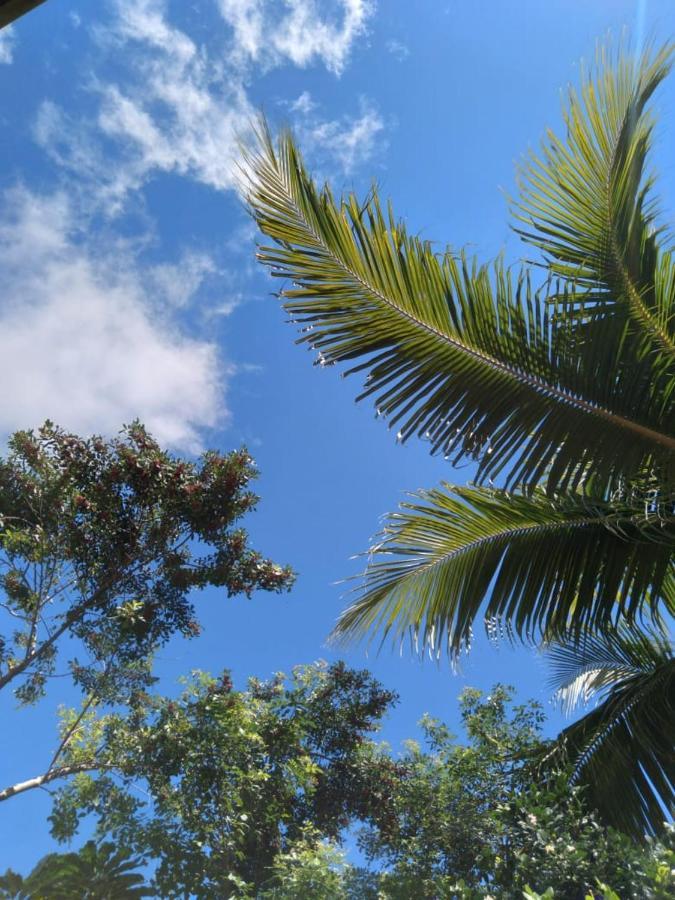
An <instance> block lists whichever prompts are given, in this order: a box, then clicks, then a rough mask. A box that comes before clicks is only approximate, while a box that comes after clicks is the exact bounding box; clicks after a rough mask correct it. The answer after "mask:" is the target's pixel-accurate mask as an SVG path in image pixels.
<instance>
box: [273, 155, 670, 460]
mask: <svg viewBox="0 0 675 900" xmlns="http://www.w3.org/2000/svg"><path fill="white" fill-rule="evenodd" d="M277 175H278V177H279V178H280V180H281V182H282V185H283V188H284V191H285V201H286V202H287V203H288V204H289V206H291V208H292V209H293V212H294V213H295V214H296V216H297V217H298V219H299V220H300V221H301V222H302V223H303V226H304V228H305V229H306V231H307V233H308V234H309V235H310V236H311V238H313V240H314V242H315V244H316V245H317V247H319V248H320V249H321V251H322V252H323V253H325V254H326V255H327V256H329V257H330V258H331V259H332V260H333V262H334V263H335V264H336V265H338V266H339V267H340V268H342V269H343V271H344V272H345V273H346V274H347V275H348V276H349V277H350V278H352V279H353V280H354V281H355V282H356V283H357V284H358V285H359V286H360V288H361V289H362V290H363V291H365V292H366V293H368V294H371V295H372V296H373V297H375V298H376V299H377V300H379V301H380V302H381V303H383V304H384V305H385V306H387V307H388V308H389V309H391V310H393V311H394V312H395V313H396V314H397V315H399V316H401V317H402V318H404V319H406V320H407V321H408V322H410V323H411V324H413V325H414V326H415V327H416V328H419V329H422V330H424V331H425V332H426V333H427V334H429V335H432V336H433V337H434V338H436V339H437V340H439V341H441V342H442V343H444V344H448V345H450V346H452V347H454V348H455V349H456V350H458V351H459V352H461V353H464V354H466V355H469V356H471V357H472V358H473V359H475V360H476V361H477V362H479V363H481V364H482V365H484V366H486V367H489V368H491V369H493V370H494V371H497V372H500V373H501V374H502V375H504V376H506V377H508V378H511V379H512V380H514V381H516V382H517V383H518V384H520V385H522V386H523V387H526V388H528V389H529V390H531V391H533V392H534V393H535V394H537V396H539V397H546V398H548V399H552V400H554V401H555V402H557V403H560V404H564V405H565V406H568V407H571V408H574V409H576V410H578V411H579V412H582V413H585V414H587V415H591V416H596V417H599V418H602V419H604V420H605V421H607V422H610V423H612V424H613V425H615V426H617V427H619V428H622V429H624V430H629V431H632V432H633V433H634V434H636V435H639V436H640V437H641V438H642V439H643V440H644V439H646V440H647V441H650V442H653V443H657V444H659V445H660V446H663V447H666V448H668V449H670V450H672V451H675V438H674V437H672V436H670V435H668V434H664V433H662V432H659V431H656V430H654V429H652V428H650V427H649V426H646V425H643V424H641V423H640V422H637V421H635V420H633V419H628V418H626V417H625V416H622V415H620V414H618V413H615V412H613V411H612V410H610V409H607V408H606V407H604V406H601V405H600V404H595V403H593V402H592V401H589V400H587V399H586V398H584V397H581V396H579V395H578V394H576V393H574V392H572V391H569V390H568V389H566V388H564V387H560V386H559V385H556V384H552V383H550V382H548V381H545V380H544V379H543V378H542V377H540V376H537V375H532V374H531V373H530V372H527V371H525V370H524V369H522V368H520V367H518V366H515V365H513V364H509V363H506V362H504V361H503V360H500V359H497V358H496V357H494V356H492V355H490V354H487V353H485V352H484V351H482V350H480V349H479V348H477V347H475V346H472V345H471V344H469V343H468V342H466V341H460V340H458V339H457V338H456V337H453V336H452V335H449V334H448V333H447V332H444V331H441V330H440V329H438V328H435V327H434V326H433V325H431V324H430V323H429V322H425V321H424V320H423V319H420V318H419V317H417V316H415V315H413V313H411V312H410V311H409V310H406V309H403V308H402V307H401V306H400V304H398V303H397V302H396V301H395V300H394V299H393V298H392V297H388V296H386V295H385V294H384V293H383V292H382V291H381V290H379V288H377V287H376V286H375V285H373V284H372V283H370V282H369V281H367V280H366V279H365V278H364V277H363V275H361V274H360V273H358V272H356V271H355V270H354V269H353V267H351V266H350V265H349V263H348V262H347V261H346V260H344V259H343V258H342V257H341V256H339V255H338V254H337V253H335V252H334V250H333V248H331V247H330V245H329V244H328V243H327V242H326V241H325V240H324V239H323V237H322V236H321V235H320V234H319V233H318V232H317V231H316V230H315V229H314V228H313V227H312V225H311V223H310V222H308V220H307V217H306V216H305V214H304V213H303V211H302V210H301V209H300V208H299V207H298V206H297V204H296V203H295V201H294V199H293V194H292V188H291V186H290V185H289V184H288V182H287V181H286V179H285V177H284V174H283V172H280V171H279V169H277ZM282 294H283V292H282Z"/></svg>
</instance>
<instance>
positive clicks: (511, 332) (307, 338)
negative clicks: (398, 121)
mask: <svg viewBox="0 0 675 900" xmlns="http://www.w3.org/2000/svg"><path fill="white" fill-rule="evenodd" d="M247 179H248V182H247V187H246V193H247V199H248V203H249V207H250V209H251V211H252V213H253V215H254V217H255V219H256V221H257V223H258V225H259V227H260V229H261V230H262V232H263V233H264V234H266V235H267V236H269V237H271V238H272V239H273V240H274V241H275V245H274V246H264V247H261V248H259V253H258V256H259V259H260V260H261V261H262V262H263V263H265V264H266V265H268V266H270V267H271V268H272V273H273V274H274V275H276V276H279V277H283V278H287V279H289V280H290V281H291V282H293V284H294V287H292V288H289V289H286V290H284V291H283V292H282V297H283V298H284V300H285V308H286V309H287V310H288V311H289V312H290V314H291V316H292V318H293V319H294V320H295V321H296V322H298V323H299V324H300V325H301V326H302V327H303V332H304V334H303V336H302V337H301V338H300V340H301V341H303V342H305V343H308V344H310V346H311V347H312V348H314V349H315V350H316V351H317V353H318V354H319V355H318V358H317V362H319V363H320V364H327V365H330V364H332V363H335V362H343V361H350V362H351V361H358V363H357V365H356V366H355V367H354V368H352V369H351V370H350V371H352V372H358V371H363V370H367V372H368V375H367V378H366V383H365V387H364V390H363V392H362V393H361V395H360V398H364V397H369V396H370V397H373V399H374V400H375V405H376V409H377V411H378V413H381V414H382V415H383V416H385V417H387V418H388V420H389V423H390V426H395V427H396V428H397V429H399V436H400V438H401V440H406V439H407V438H409V437H410V436H411V435H413V434H416V435H418V436H421V437H425V438H427V439H428V440H429V441H430V442H431V447H432V450H433V451H434V452H438V453H442V454H443V455H444V456H446V457H451V458H453V460H457V459H458V458H459V457H461V456H463V455H473V456H474V457H475V458H476V459H477V460H478V476H477V477H478V480H479V481H483V480H485V479H489V478H495V477H497V476H498V475H499V474H501V475H503V476H504V477H505V480H506V483H507V485H515V484H519V483H527V484H530V485H531V484H535V483H537V482H538V481H540V480H541V479H542V478H544V476H545V477H546V478H547V480H548V485H549V489H550V490H555V489H556V488H560V487H565V486H570V485H572V486H574V485H577V484H579V483H581V481H582V480H583V478H584V477H585V476H587V475H588V474H589V473H593V476H594V478H595V479H596V481H597V482H602V483H603V484H608V483H614V482H616V481H617V480H620V479H622V478H623V477H624V476H632V475H633V474H634V473H635V472H636V471H639V470H642V469H644V468H645V467H651V466H654V465H658V466H660V467H661V468H665V469H667V470H668V471H669V472H671V471H672V467H673V465H675V437H673V434H672V422H673V420H674V419H673V416H672V415H671V412H672V411H673V401H672V399H671V400H670V401H669V402H670V406H668V407H667V408H664V400H663V396H662V394H661V393H660V392H657V391H656V390H655V388H654V385H653V383H652V380H651V379H650V378H649V377H645V376H644V375H643V376H639V377H636V376H635V373H634V372H631V371H628V370H624V369H619V371H618V372H617V369H616V366H615V358H614V355H613V354H608V355H606V356H602V355H601V356H599V357H598V360H599V361H598V364H596V365H595V366H585V367H582V366H580V365H579V359H578V356H577V355H576V354H575V353H570V352H569V351H568V349H567V342H566V341H565V340H561V339H559V337H558V331H559V330H560V329H554V328H553V324H552V322H551V320H550V318H549V315H548V313H547V311H546V309H545V304H542V303H541V301H540V299H539V298H538V296H537V294H536V293H535V292H534V291H533V290H532V288H531V285H530V283H529V279H528V276H527V274H526V273H521V275H520V276H519V277H518V278H516V279H515V281H514V279H513V278H512V277H511V276H510V274H509V273H508V272H507V271H506V269H505V268H504V266H503V265H502V263H501V262H500V261H498V262H497V263H496V264H495V265H494V266H493V267H491V268H488V267H482V266H478V265H477V263H475V262H471V261H469V260H468V259H467V258H465V257H464V256H460V257H459V258H457V257H456V256H454V255H452V254H451V253H449V252H448V253H446V254H444V255H443V256H440V257H439V256H438V255H436V254H434V253H433V252H432V250H431V247H430V245H429V244H428V243H426V242H423V241H421V240H419V239H418V238H416V237H412V236H410V235H409V234H408V233H407V231H406V229H405V227H404V226H403V225H401V224H400V223H397V222H396V221H395V219H394V216H393V213H392V212H391V210H389V213H388V215H387V216H386V217H385V215H384V213H383V212H382V209H381V207H380V204H379V201H378V199H377V196H376V194H375V193H374V192H373V196H372V197H371V198H370V199H368V200H367V201H366V202H365V203H364V204H361V203H359V202H358V201H357V199H356V198H355V197H354V196H349V197H347V198H346V199H344V200H343V201H341V202H336V201H335V200H334V198H333V197H332V195H331V193H330V191H329V190H328V188H325V189H324V190H322V191H320V190H318V189H317V187H316V185H315V184H314V182H313V181H312V179H311V178H310V177H309V176H308V174H307V172H306V171H305V168H304V165H303V162H302V159H301V157H300V154H299V152H298V150H297V148H296V146H295V144H294V142H293V139H292V138H291V136H290V135H288V134H286V135H283V136H282V137H281V138H280V141H279V145H278V148H275V147H274V145H273V143H272V141H271V138H270V136H269V134H268V133H267V131H266V130H265V129H264V128H263V129H262V130H261V135H260V145H259V148H258V151H257V152H253V153H250V154H249V156H248V160H247ZM665 423H668V424H667V426H666V424H665Z"/></svg>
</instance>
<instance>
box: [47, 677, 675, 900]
mask: <svg viewBox="0 0 675 900" xmlns="http://www.w3.org/2000/svg"><path fill="white" fill-rule="evenodd" d="M393 701H394V696H393V695H392V694H391V693H389V692H387V691H385V690H384V689H383V688H382V687H381V686H380V685H379V684H378V683H377V682H376V681H374V680H373V679H372V677H371V676H369V675H368V673H366V672H356V671H353V670H350V669H347V668H345V667H344V665H342V664H336V665H333V666H326V665H325V664H321V665H314V666H307V667H304V668H298V669H296V670H295V672H294V673H293V676H292V678H291V679H290V680H288V681H285V680H284V679H283V678H282V676H277V677H276V678H275V679H273V680H272V681H270V682H258V681H256V680H252V681H251V682H250V684H249V689H248V690H247V691H244V692H237V691H235V690H233V688H232V684H231V682H230V681H229V677H228V676H227V675H226V676H224V678H223V679H221V680H219V681H217V680H215V679H212V678H209V677H207V676H204V675H199V676H195V679H194V680H193V681H192V682H191V683H190V684H189V685H188V686H187V688H186V691H185V692H184V694H183V695H182V696H181V697H180V698H178V699H177V700H169V699H167V698H154V699H150V698H149V699H148V703H147V706H146V708H145V710H144V711H143V714H142V715H141V714H140V712H139V715H138V717H137V718H136V719H134V720H133V721H131V720H130V721H127V722H126V723H124V722H120V723H119V725H118V732H117V736H116V739H113V738H112V737H111V738H110V745H111V746H114V748H115V753H116V755H117V757H118V760H119V771H120V772H121V780H120V778H117V779H112V778H110V777H108V776H107V775H105V774H99V775H97V776H95V777H93V776H90V775H79V776H78V777H77V778H75V779H73V780H72V781H71V782H70V783H69V784H68V785H67V786H66V787H65V788H63V789H62V790H61V791H60V792H59V794H58V796H57V798H56V803H55V808H54V812H53V815H52V825H53V832H54V834H55V835H56V836H57V837H58V838H60V839H69V838H70V837H71V836H72V835H73V834H74V833H75V832H76V831H77V828H78V824H79V821H80V819H82V818H83V817H85V816H89V815H93V816H94V818H95V820H96V822H97V829H98V834H99V836H100V837H101V838H103V837H105V838H106V839H109V840H112V841H113V842H114V844H115V846H117V847H119V848H124V849H125V850H126V851H127V852H129V853H133V854H136V855H138V856H140V857H142V858H144V859H146V860H148V862H149V863H150V864H151V865H152V866H154V867H155V868H154V877H153V881H152V887H153V889H154V890H156V891H157V893H158V894H159V896H161V897H166V898H171V897H182V896H185V895H194V896H198V897H204V898H209V897H213V898H216V897H217V898H222V897H231V898H254V897H256V898H258V897H259V898H266V900H272V898H274V900H300V898H304V897H311V898H315V897H316V898H326V900H328V898H331V900H332V898H335V900H338V898H344V900H409V898H410V897H415V898H416V900H441V898H443V900H454V898H464V900H477V898H483V897H484V898H487V897H490V896H495V897H496V896H499V897H517V896H520V895H521V893H522V892H523V891H525V889H526V886H528V885H529V886H530V888H531V889H532V890H533V891H539V892H545V891H546V890H547V889H549V888H550V889H551V891H553V892H554V896H555V897H561V898H577V897H579V898H581V897H583V896H584V894H585V892H586V891H589V890H593V889H595V885H596V882H597V880H600V881H602V882H605V883H607V884H610V885H611V886H612V887H613V889H614V890H616V891H617V892H618V893H619V896H621V897H632V898H636V900H640V898H645V900H646V898H648V897H657V898H658V897H666V896H668V892H669V890H670V889H671V888H672V886H673V885H672V863H673V846H672V839H671V835H670V832H669V833H668V842H665V843H659V842H657V841H654V840H652V841H650V842H649V844H648V845H647V847H646V848H643V847H641V846H640V845H638V844H635V843H634V842H632V841H630V840H629V839H628V838H627V837H626V836H624V835H622V834H621V833H619V832H617V831H615V830H613V829H611V828H607V827H605V826H604V825H602V824H601V822H600V821H599V820H598V818H597V817H596V816H595V814H594V813H593V812H592V810H591V808H590V806H589V804H588V801H587V798H586V794H585V792H584V791H583V790H582V789H580V788H575V787H570V783H569V777H568V774H569V773H568V772H567V771H566V770H564V769H558V770H557V771H555V772H552V771H550V770H547V771H542V770H541V767H540V762H541V757H542V755H544V754H545V753H547V752H549V751H550V746H549V744H548V743H547V742H544V741H543V740H542V737H541V728H542V724H543V713H542V710H541V708H540V707H539V706H538V705H537V704H533V703H531V704H526V705H521V706H513V704H512V703H511V692H510V690H509V689H507V688H504V687H501V686H497V687H495V688H494V689H493V691H492V692H491V693H490V694H489V695H487V696H485V695H483V694H482V693H481V692H480V691H475V690H467V691H465V692H464V694H463V695H462V697H461V710H462V719H463V723H464V730H465V732H466V736H467V741H466V743H462V742H460V741H457V740H456V739H455V738H454V737H453V736H452V735H451V734H450V733H449V731H448V729H447V728H446V726H445V725H443V724H442V723H441V722H438V721H436V720H434V719H431V718H425V719H424V720H423V722H422V731H423V736H424V742H423V745H420V744H417V743H416V742H414V741H410V742H408V743H407V745H406V746H405V749H404V752H403V754H402V755H400V756H394V755H393V754H392V753H391V751H390V750H389V748H388V747H387V746H386V745H377V744H374V743H373V742H372V740H369V739H368V734H369V732H372V731H373V730H374V729H375V728H376V727H377V725H378V723H379V720H380V719H381V717H382V715H383V714H384V713H385V712H386V710H387V708H388V707H389V706H390V705H391V703H392V702H393ZM139 787H140V788H141V790H140V791H139V790H138V788H139ZM144 798H146V799H144ZM348 835H350V836H351V839H352V840H353V839H354V836H355V835H356V839H357V841H358V844H359V847H360V851H361V854H362V856H363V858H364V859H365V860H366V862H367V867H366V868H358V867H355V866H353V865H351V864H350V863H349V862H348V860H347V858H346V856H345V852H344V848H343V846H342V845H343V842H344V841H345V838H346V837H347V836H348Z"/></svg>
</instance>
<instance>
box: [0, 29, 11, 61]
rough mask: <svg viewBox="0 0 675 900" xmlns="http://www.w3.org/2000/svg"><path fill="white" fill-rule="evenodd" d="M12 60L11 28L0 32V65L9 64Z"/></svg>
mask: <svg viewBox="0 0 675 900" xmlns="http://www.w3.org/2000/svg"><path fill="white" fill-rule="evenodd" d="M13 60H14V32H13V30H12V27H11V26H9V27H8V28H3V29H2V31H0V64H2V63H5V64H6V65H9V63H11V62H13Z"/></svg>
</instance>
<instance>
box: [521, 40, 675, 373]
mask: <svg viewBox="0 0 675 900" xmlns="http://www.w3.org/2000/svg"><path fill="white" fill-rule="evenodd" d="M672 61H673V46H672V45H668V46H665V47H664V48H663V49H662V50H660V51H659V52H658V53H656V54H655V55H654V56H653V57H651V58H650V56H649V55H645V56H643V57H642V58H641V59H638V60H635V59H632V58H629V57H625V56H624V55H622V54H621V53H619V54H618V55H617V58H616V59H615V60H614V61H613V63H612V62H611V60H609V59H608V54H607V53H606V52H604V51H603V52H602V53H601V55H600V65H599V69H598V72H597V73H595V75H591V76H590V77H587V78H586V79H585V81H584V83H583V86H582V89H581V92H580V94H577V93H576V92H575V91H574V90H570V92H569V100H568V108H567V110H566V112H565V124H566V136H565V139H564V140H562V139H560V138H558V137H556V136H555V135H553V134H552V133H550V132H549V133H548V134H547V139H546V142H545V144H544V145H543V147H542V150H541V154H540V155H539V156H537V155H536V154H532V156H531V157H530V159H529V161H528V163H527V164H526V165H525V166H524V167H523V169H522V171H521V178H520V187H521V197H520V199H519V201H518V202H517V203H516V204H515V211H516V215H517V216H518V218H519V219H520V220H521V221H522V222H523V223H524V227H522V228H521V229H518V230H519V233H520V234H521V235H522V236H523V237H524V238H525V240H527V241H529V242H531V243H532V244H534V245H535V246H537V247H539V248H540V249H541V250H542V251H543V253H544V256H545V260H546V266H547V269H548V271H549V272H550V273H552V274H553V275H559V276H561V277H563V278H564V279H565V280H566V282H567V288H566V291H565V292H564V294H563V296H562V297H561V298H560V299H562V306H563V309H564V313H565V316H566V317H569V316H570V315H576V316H577V318H578V320H579V321H581V322H589V321H593V320H596V319H601V320H603V321H605V328H604V332H603V333H604V336H605V340H607V338H608V332H607V327H606V320H607V319H608V318H617V317H618V318H619V320H620V322H619V324H620V325H621V324H622V323H623V322H624V321H628V322H629V323H630V324H631V328H632V331H634V332H637V334H638V336H639V337H640V339H647V345H648V346H647V347H643V350H647V349H650V350H652V351H653V350H654V349H656V350H657V351H658V352H659V354H660V355H661V357H662V365H666V366H669V367H670V372H671V375H672V367H673V363H675V291H674V290H673V274H672V273H673V260H672V255H671V253H670V252H662V251H660V250H659V248H658V245H657V237H658V233H659V229H658V228H657V226H656V222H655V218H656V208H655V204H654V201H653V199H652V197H651V188H652V179H651V178H650V177H649V176H648V175H646V174H645V164H646V159H647V155H648V151H649V147H650V143H651V132H652V120H651V117H650V116H649V115H648V114H647V113H646V107H647V104H648V102H649V100H650V98H651V96H652V95H653V93H654V91H655V90H656V88H657V87H658V85H659V84H660V82H661V81H662V80H663V79H664V78H665V76H666V75H667V74H668V73H669V72H670V70H671V68H672ZM596 333H597V332H596ZM595 349H597V348H595Z"/></svg>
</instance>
